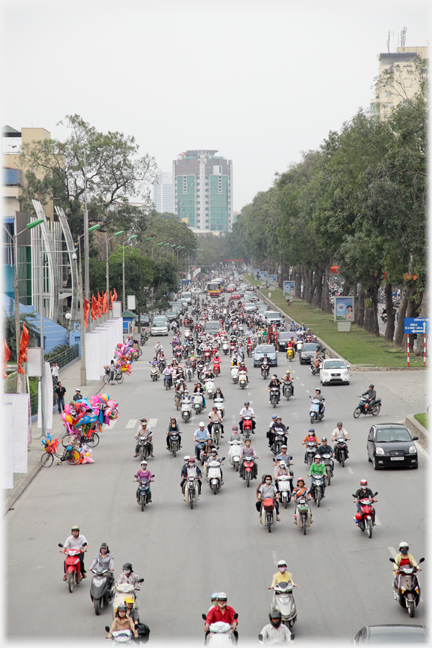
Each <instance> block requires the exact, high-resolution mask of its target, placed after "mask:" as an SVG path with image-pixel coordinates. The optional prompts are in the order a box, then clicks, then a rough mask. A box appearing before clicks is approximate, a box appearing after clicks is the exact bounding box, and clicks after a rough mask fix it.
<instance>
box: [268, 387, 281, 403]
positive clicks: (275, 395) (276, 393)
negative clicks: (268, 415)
mask: <svg viewBox="0 0 432 648" xmlns="http://www.w3.org/2000/svg"><path fill="white" fill-rule="evenodd" d="M279 400H280V390H279V387H271V388H270V403H271V404H272V405H273V407H276V405H277V404H278V403H279Z"/></svg>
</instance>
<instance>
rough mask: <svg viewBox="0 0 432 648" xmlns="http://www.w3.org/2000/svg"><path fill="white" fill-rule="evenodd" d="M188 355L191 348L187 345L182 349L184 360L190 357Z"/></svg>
mask: <svg viewBox="0 0 432 648" xmlns="http://www.w3.org/2000/svg"><path fill="white" fill-rule="evenodd" d="M188 355H189V346H188V345H187V344H184V345H183V347H182V356H183V359H184V360H186V358H187V357H188Z"/></svg>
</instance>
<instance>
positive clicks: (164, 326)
mask: <svg viewBox="0 0 432 648" xmlns="http://www.w3.org/2000/svg"><path fill="white" fill-rule="evenodd" d="M150 335H152V336H153V335H168V322H167V321H166V320H156V321H155V320H153V323H152V325H151V329H150Z"/></svg>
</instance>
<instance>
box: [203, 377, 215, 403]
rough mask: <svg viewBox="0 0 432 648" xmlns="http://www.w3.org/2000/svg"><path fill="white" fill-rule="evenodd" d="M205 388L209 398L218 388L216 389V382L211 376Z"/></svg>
mask: <svg viewBox="0 0 432 648" xmlns="http://www.w3.org/2000/svg"><path fill="white" fill-rule="evenodd" d="M205 390H206V394H207V396H208V397H209V398H213V396H214V394H215V391H216V390H215V384H214V382H213V380H211V379H210V378H208V379H207V380H206V381H205Z"/></svg>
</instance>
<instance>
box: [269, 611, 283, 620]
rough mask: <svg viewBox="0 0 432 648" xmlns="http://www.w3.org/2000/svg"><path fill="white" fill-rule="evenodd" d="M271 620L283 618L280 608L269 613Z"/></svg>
mask: <svg viewBox="0 0 432 648" xmlns="http://www.w3.org/2000/svg"><path fill="white" fill-rule="evenodd" d="M269 619H270V621H271V620H272V619H282V614H281V611H280V610H272V611H271V612H270V614H269Z"/></svg>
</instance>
